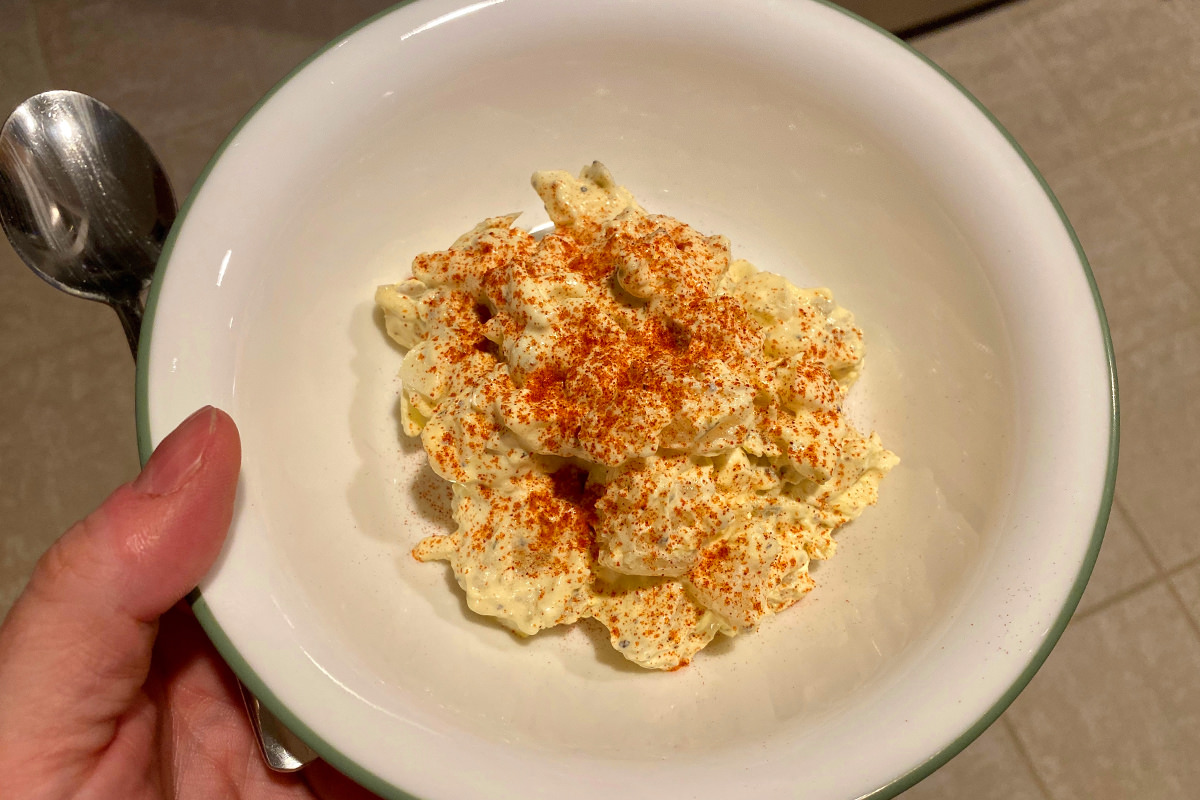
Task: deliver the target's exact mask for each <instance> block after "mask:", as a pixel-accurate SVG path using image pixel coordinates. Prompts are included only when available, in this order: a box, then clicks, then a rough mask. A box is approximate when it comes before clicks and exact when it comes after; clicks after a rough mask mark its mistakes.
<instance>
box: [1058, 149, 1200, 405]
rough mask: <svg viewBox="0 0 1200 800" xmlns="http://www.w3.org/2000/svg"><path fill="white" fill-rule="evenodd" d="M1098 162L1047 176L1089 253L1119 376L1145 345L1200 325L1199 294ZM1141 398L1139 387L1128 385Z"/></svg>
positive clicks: (1106, 167)
mask: <svg viewBox="0 0 1200 800" xmlns="http://www.w3.org/2000/svg"><path fill="white" fill-rule="evenodd" d="M1111 169H1112V167H1111V165H1110V164H1109V163H1108V161H1106V160H1105V161H1099V162H1094V163H1091V164H1089V165H1087V166H1083V167H1077V168H1071V169H1067V170H1062V171H1059V172H1055V173H1050V174H1049V175H1047V181H1048V182H1049V183H1050V186H1051V188H1052V189H1053V190H1054V192H1055V194H1056V195H1057V196H1058V199H1059V201H1060V202H1061V203H1062V206H1063V209H1064V210H1065V211H1066V213H1067V216H1068V218H1069V219H1070V220H1071V223H1072V225H1073V226H1074V228H1075V232H1076V234H1077V235H1078V236H1079V241H1080V243H1081V244H1082V245H1083V249H1084V251H1085V252H1086V253H1087V256H1088V260H1089V262H1090V263H1091V266H1092V272H1093V274H1094V275H1095V278H1096V284H1097V286H1098V287H1099V289H1100V296H1101V299H1102V300H1103V302H1104V309H1105V312H1106V313H1107V315H1108V322H1109V328H1110V330H1111V332H1112V337H1113V346H1114V348H1115V350H1116V355H1117V367H1118V369H1117V373H1118V376H1121V375H1123V374H1124V373H1125V363H1126V361H1127V360H1128V359H1129V358H1130V357H1131V354H1133V353H1135V352H1136V351H1137V350H1138V348H1140V347H1141V346H1142V345H1144V344H1146V343H1148V342H1151V341H1154V340H1157V339H1162V338H1163V337H1166V336H1170V335H1172V334H1173V333H1174V332H1176V331H1178V330H1180V329H1182V328H1185V327H1189V326H1191V325H1194V324H1197V323H1198V322H1200V294H1198V293H1197V292H1196V290H1194V289H1193V288H1192V286H1191V284H1189V283H1188V282H1187V281H1185V280H1184V279H1183V276H1182V275H1180V273H1179V271H1178V270H1177V269H1176V268H1175V266H1174V265H1173V264H1172V263H1171V261H1170V259H1169V258H1168V257H1167V256H1166V254H1165V252H1164V250H1163V244H1162V242H1161V241H1160V240H1159V238H1158V237H1156V236H1154V234H1153V233H1152V232H1150V231H1148V230H1147V229H1146V225H1145V223H1144V222H1143V221H1142V219H1141V216H1140V214H1139V213H1137V212H1136V211H1135V209H1134V208H1133V207H1132V206H1131V205H1130V204H1129V203H1128V202H1127V200H1126V197H1125V196H1124V194H1123V193H1122V192H1120V191H1119V190H1118V189H1117V188H1116V185H1115V182H1114V181H1113V179H1112V178H1111V176H1110V172H1111ZM1122 388H1123V389H1125V390H1126V391H1137V387H1136V385H1133V386H1123V387H1122Z"/></svg>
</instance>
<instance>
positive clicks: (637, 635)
mask: <svg viewBox="0 0 1200 800" xmlns="http://www.w3.org/2000/svg"><path fill="white" fill-rule="evenodd" d="M533 186H534V189H536V190H537V192H538V194H539V195H540V196H541V198H542V200H543V202H544V203H545V206H546V211H547V213H548V214H549V215H550V218H551V220H553V222H554V224H555V230H554V231H553V232H552V233H549V234H548V235H547V236H545V238H544V239H542V240H541V241H540V242H539V241H537V240H535V238H534V237H533V236H532V235H530V234H529V233H528V232H526V231H523V230H521V229H519V228H516V227H514V224H513V223H514V221H515V217H512V216H507V217H493V218H491V219H486V220H484V221H483V222H481V223H480V224H479V225H477V226H475V228H474V229H472V230H471V231H468V232H467V233H465V234H463V236H461V237H459V239H458V240H457V241H455V242H454V244H453V245H451V247H450V249H449V250H445V251H442V252H437V253H425V254H422V255H419V256H417V258H416V260H415V261H414V262H413V268H412V272H413V277H412V278H411V279H409V280H406V281H404V282H402V283H398V284H395V285H390V286H381V287H379V289H378V291H377V292H376V295H375V297H376V302H377V303H378V305H379V306H380V307H381V308H382V309H383V312H384V318H385V321H386V325H387V331H388V334H389V335H390V336H391V337H392V338H393V339H394V340H395V341H396V342H398V343H399V344H400V345H401V346H403V347H405V348H407V350H408V352H407V353H406V355H405V356H404V360H403V361H402V363H401V366H400V377H401V381H402V383H403V390H402V393H401V411H402V414H401V416H402V427H403V430H404V432H405V433H406V434H407V435H409V436H420V437H421V440H422V443H423V445H424V448H425V451H426V453H428V455H429V461H430V464H431V465H432V467H433V469H434V470H435V471H436V472H437V473H438V475H440V476H441V477H443V478H445V479H446V480H448V481H450V482H451V483H452V484H453V486H454V520H455V522H456V523H457V526H458V527H457V529H456V530H455V531H454V533H452V534H450V535H446V536H431V537H429V538H427V539H425V540H423V541H422V542H421V543H420V544H418V545H417V547H416V548H415V549H414V550H413V555H414V556H416V558H417V559H419V560H421V561H429V560H435V559H438V560H446V561H449V562H450V564H451V566H452V567H453V570H454V575H455V578H456V579H457V580H458V583H459V585H460V586H461V587H462V589H463V591H464V592H465V594H466V598H467V603H468V605H469V606H470V608H471V609H472V610H474V611H476V612H477V613H479V614H485V615H489V616H493V617H496V618H497V619H498V620H499V621H500V622H501V623H502V624H504V625H506V626H508V627H509V628H510V629H512V630H513V631H516V632H517V633H519V634H522V635H531V634H534V633H537V632H538V631H540V630H542V629H544V628H549V627H553V626H555V625H564V624H569V623H573V622H576V621H577V620H580V619H583V618H587V617H592V618H595V619H597V620H599V621H600V622H601V623H603V624H604V625H605V626H606V627H607V628H608V630H609V633H610V636H611V639H612V644H613V647H615V648H616V649H617V650H618V651H619V652H620V653H621V654H622V655H624V656H625V657H626V658H628V659H629V660H631V661H633V662H635V663H637V664H640V665H642V666H644V667H648V668H652V669H674V668H677V667H680V666H683V665H685V664H687V663H688V662H689V660H690V659H691V658H692V657H693V656H694V655H695V654H696V653H697V652H699V651H700V650H701V649H702V648H703V647H704V646H705V645H707V644H708V643H709V642H710V641H712V639H713V637H714V636H716V635H717V634H718V633H723V634H726V635H734V634H736V633H738V632H739V631H742V630H746V629H750V628H753V627H754V626H755V625H757V624H758V623H759V622H760V621H761V620H762V619H763V618H764V617H766V616H769V615H771V614H774V613H777V612H779V611H782V610H783V609H785V608H787V607H788V606H790V605H792V604H793V603H795V602H796V601H797V600H799V599H800V598H801V597H802V596H803V595H804V594H805V593H806V592H808V591H809V590H811V589H812V588H813V585H814V583H813V580H812V578H811V577H810V576H809V574H808V565H809V561H810V560H811V559H824V558H828V557H830V556H831V555H832V554H833V552H834V546H835V543H834V539H833V536H832V534H833V532H834V531H835V530H836V529H837V528H839V527H840V526H842V525H844V524H845V523H847V522H849V521H850V520H852V519H854V518H855V517H857V516H858V515H859V514H861V513H862V511H863V509H864V508H865V507H866V506H868V505H871V504H872V503H874V502H875V500H876V496H877V487H878V484H879V481H880V479H881V478H882V477H883V476H884V475H885V474H887V472H888V470H890V469H891V468H892V467H893V466H894V465H895V464H896V463H897V458H896V456H895V455H894V454H893V453H891V452H889V451H887V450H885V449H884V448H883V446H882V444H881V443H880V441H879V438H878V437H877V436H876V435H875V434H873V433H872V434H870V435H864V434H862V433H860V432H858V431H857V430H855V429H854V428H853V427H852V426H851V425H850V424H849V423H848V422H847V420H846V418H845V416H844V415H843V412H842V409H843V401H844V399H845V395H846V391H847V390H848V389H849V388H850V386H851V384H853V382H854V381H855V380H856V379H857V377H858V374H859V369H860V367H861V364H862V359H863V342H862V332H861V331H860V330H859V329H858V328H856V327H855V325H854V320H853V317H852V316H851V315H850V313H849V312H847V311H846V310H845V309H843V308H841V307H840V306H838V305H837V304H836V303H834V301H833V296H832V295H831V294H830V292H829V291H828V290H825V289H798V288H796V287H795V286H793V285H792V284H790V283H789V282H788V281H787V280H785V279H784V278H782V277H780V276H778V275H773V274H770V273H765V272H759V271H758V270H757V269H756V268H755V267H754V266H752V265H751V264H749V263H747V262H746V261H743V260H732V259H731V258H730V251H729V242H728V241H727V240H726V239H725V238H724V237H721V236H704V235H703V234H701V233H699V232H697V231H695V230H693V229H692V228H690V227H689V226H687V225H685V224H684V223H682V222H680V221H678V220H675V219H672V218H671V217H665V216H661V215H656V214H650V213H647V212H646V211H644V210H643V209H642V208H641V207H640V206H638V204H637V203H636V202H635V201H634V199H633V196H632V195H631V194H630V193H629V192H628V191H627V190H625V189H624V188H622V187H620V186H618V185H616V184H615V183H614V182H613V179H612V176H611V175H610V174H609V172H608V170H607V169H605V168H604V166H603V165H601V164H600V163H598V162H597V163H594V164H592V165H591V166H589V167H586V168H585V169H584V170H583V172H582V173H581V174H580V176H579V178H578V179H576V178H573V177H572V176H571V175H569V174H568V173H566V172H558V171H553V172H539V173H536V174H535V175H534V176H533Z"/></svg>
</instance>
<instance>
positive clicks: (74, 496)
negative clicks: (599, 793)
mask: <svg viewBox="0 0 1200 800" xmlns="http://www.w3.org/2000/svg"><path fill="white" fill-rule="evenodd" d="M133 372H134V370H133V360H132V359H131V358H130V355H129V347H128V345H126V343H125V336H124V334H123V333H122V332H121V329H120V326H119V325H118V324H117V321H116V318H115V317H114V318H113V319H112V324H111V325H110V326H109V327H108V329H107V330H105V331H103V332H101V333H97V334H95V335H92V336H88V337H84V338H82V339H77V340H76V341H75V342H74V343H71V344H64V345H61V346H59V347H57V348H55V349H54V351H53V352H52V353H44V354H42V355H40V356H29V357H25V358H21V359H18V360H16V361H13V362H10V363H8V364H7V365H6V366H5V367H4V375H5V380H4V381H3V382H2V383H0V453H2V454H3V456H2V457H0V458H2V460H0V486H3V489H2V490H0V520H3V534H2V535H0V614H3V613H4V612H6V611H7V609H8V607H9V605H10V604H11V603H12V601H13V600H14V599H15V598H16V595H17V593H18V592H19V590H20V587H21V586H23V585H24V582H25V580H26V579H27V577H28V575H29V572H30V570H32V568H33V564H34V562H35V561H36V560H37V558H38V556H39V555H41V553H42V552H43V551H44V550H45V548H46V547H47V546H49V544H50V543H51V542H52V541H54V539H55V538H57V537H58V536H59V534H61V533H62V532H63V530H65V529H66V527H67V526H68V525H70V524H71V523H72V522H74V521H75V520H77V519H79V518H80V517H82V516H84V515H85V514H87V513H88V512H89V511H90V510H91V509H92V508H94V507H95V506H96V505H97V504H99V503H100V501H101V500H103V499H104V498H105V497H106V496H107V495H108V494H109V493H110V492H111V491H112V490H113V489H115V488H116V487H117V486H118V485H119V484H120V483H122V482H123V481H126V480H128V479H130V478H131V477H132V476H133V475H134V474H136V472H137V468H138V457H137V442H136V431H135V427H134V411H133Z"/></svg>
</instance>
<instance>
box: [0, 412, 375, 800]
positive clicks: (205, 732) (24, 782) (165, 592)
mask: <svg viewBox="0 0 1200 800" xmlns="http://www.w3.org/2000/svg"><path fill="white" fill-rule="evenodd" d="M240 462H241V444H240V442H239V439H238V433H237V428H236V427H235V426H234V424H233V420H231V419H230V418H229V417H228V416H227V415H226V414H225V413H223V412H221V411H217V410H216V409H213V408H204V409H201V410H200V411H197V412H196V413H195V414H194V415H192V416H191V417H189V418H188V419H187V420H186V421H184V422H183V423H182V424H181V425H180V426H179V427H178V428H177V429H176V430H175V431H174V432H173V433H172V434H171V435H170V436H168V437H167V438H166V439H164V440H163V441H162V443H161V444H160V445H159V446H158V449H156V450H155V451H154V455H153V456H151V458H150V460H149V462H147V464H146V467H145V469H143V470H142V473H141V475H139V476H138V477H137V479H136V480H134V481H133V482H132V483H130V484H127V485H125V486H122V487H121V488H119V489H117V491H116V492H114V493H113V494H112V495H111V496H110V497H109V498H108V499H107V500H106V501H105V502H104V504H103V505H101V506H100V508H99V509H97V510H96V511H95V512H93V513H92V514H91V515H90V516H88V517H87V518H86V519H85V520H83V521H82V522H80V523H77V524H76V525H75V526H74V527H72V528H71V529H70V530H69V531H67V533H66V534H64V535H63V536H62V538H60V539H59V540H58V541H57V542H55V543H54V545H53V546H52V547H51V548H50V549H49V550H48V551H47V552H46V554H45V555H44V556H43V557H42V558H41V560H40V561H39V562H38V565H37V567H36V569H35V571H34V574H33V577H32V578H31V579H30V581H29V585H28V586H26V587H25V590H24V592H23V593H22V595H21V596H20V598H18V600H17V602H16V604H15V605H14V606H13V607H12V610H11V611H10V612H9V614H8V616H7V617H6V618H5V620H4V623H3V625H2V626H0V786H2V787H3V791H2V792H0V794H2V795H3V797H4V798H6V800H24V799H25V798H39V800H40V799H41V798H47V799H50V798H53V799H54V800H57V799H58V798H63V799H64V800H65V798H96V799H97V800H108V799H109V798H112V799H113V800H137V799H138V798H192V797H195V798H215V797H220V798H227V797H228V798H247V799H249V798H264V799H266V798H279V799H280V800H282V799H283V798H312V797H337V798H368V797H373V795H371V794H369V793H367V792H366V791H365V790H364V789H362V788H360V787H358V786H356V785H354V784H352V783H351V782H350V781H349V780H347V779H346V778H344V777H343V776H341V775H339V774H338V773H336V772H335V771H334V770H333V769H331V768H330V767H328V766H327V765H325V764H324V763H322V762H315V763H314V764H312V765H310V766H309V767H307V768H306V769H305V770H304V771H303V772H301V773H299V774H296V775H281V774H278V773H274V772H271V771H270V770H269V769H268V768H267V766H266V764H265V763H264V762H263V759H262V757H261V755H260V754H259V752H258V745H257V742H256V741H255V739H254V738H253V733H252V731H251V729H250V726H249V722H248V720H247V718H246V712H245V709H244V706H243V705H242V701H241V696H240V694H239V689H238V685H237V682H236V680H235V678H234V676H233V675H232V673H231V672H230V671H229V668H228V667H227V666H226V665H225V663H224V662H223V661H222V660H221V658H220V656H218V655H217V653H216V651H215V650H214V649H213V647H212V645H211V644H210V643H209V641H208V638H207V637H206V636H205V635H204V632H203V631H202V630H201V628H200V626H199V624H198V623H197V622H196V620H195V618H194V617H193V616H192V613H191V610H190V609H189V608H188V607H187V605H186V604H185V603H182V602H181V600H182V599H183V597H184V596H185V595H186V594H187V593H188V592H189V591H191V589H192V587H194V586H195V585H196V584H197V583H198V582H199V580H200V578H201V577H202V576H203V575H204V573H205V572H207V571H208V569H209V567H211V566H212V564H213V561H214V560H215V559H216V557H217V554H218V553H219V552H220V550H221V544H222V542H223V541H224V539H225V534H226V532H227V531H228V528H229V523H230V520H231V519H232V516H233V500H234V494H235V490H236V486H237V478H238V469H239V466H240Z"/></svg>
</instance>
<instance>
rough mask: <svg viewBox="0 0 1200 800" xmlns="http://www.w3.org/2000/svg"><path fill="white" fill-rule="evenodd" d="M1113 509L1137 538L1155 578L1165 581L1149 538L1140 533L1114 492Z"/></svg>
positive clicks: (1161, 566) (1123, 503) (1165, 572)
mask: <svg viewBox="0 0 1200 800" xmlns="http://www.w3.org/2000/svg"><path fill="white" fill-rule="evenodd" d="M1113 508H1115V509H1116V510H1117V513H1118V514H1120V515H1121V518H1122V519H1123V520H1124V521H1125V524H1126V525H1128V526H1129V530H1131V531H1133V535H1134V536H1136V537H1137V540H1138V543H1139V544H1141V546H1142V549H1143V550H1145V551H1146V558H1148V559H1149V560H1150V566H1152V567H1154V572H1155V574H1156V576H1157V577H1158V578H1160V579H1163V580H1165V579H1166V577H1167V570H1166V569H1165V568H1164V567H1163V563H1162V561H1161V560H1160V559H1159V557H1158V556H1157V555H1155V554H1154V549H1153V548H1152V547H1150V538H1149V537H1148V536H1146V534H1145V533H1143V532H1142V528H1141V526H1140V525H1138V524H1137V522H1136V521H1135V520H1134V519H1133V515H1132V514H1130V513H1129V510H1128V509H1127V508H1125V501H1123V500H1122V499H1121V498H1120V497H1119V496H1118V495H1117V494H1116V493H1115V492H1114V493H1113Z"/></svg>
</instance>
